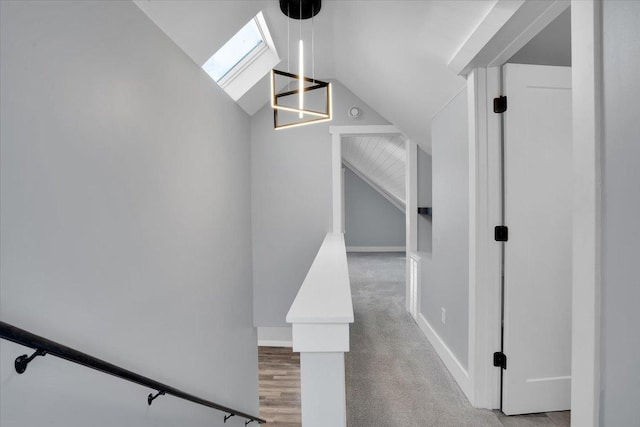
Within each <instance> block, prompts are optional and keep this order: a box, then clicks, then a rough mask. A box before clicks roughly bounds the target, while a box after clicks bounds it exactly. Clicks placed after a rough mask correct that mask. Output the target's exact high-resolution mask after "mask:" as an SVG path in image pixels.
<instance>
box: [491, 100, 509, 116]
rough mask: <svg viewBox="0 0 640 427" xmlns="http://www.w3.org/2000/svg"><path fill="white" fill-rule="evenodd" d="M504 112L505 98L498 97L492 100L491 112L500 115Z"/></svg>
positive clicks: (505, 108)
mask: <svg viewBox="0 0 640 427" xmlns="http://www.w3.org/2000/svg"><path fill="white" fill-rule="evenodd" d="M505 111H507V97H506V96H499V97H497V98H493V112H494V113H497V114H501V113H504V112H505Z"/></svg>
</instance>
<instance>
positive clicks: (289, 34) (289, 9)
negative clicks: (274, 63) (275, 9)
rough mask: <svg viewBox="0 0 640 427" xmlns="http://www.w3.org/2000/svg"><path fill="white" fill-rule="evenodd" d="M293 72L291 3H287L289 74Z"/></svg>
mask: <svg viewBox="0 0 640 427" xmlns="http://www.w3.org/2000/svg"><path fill="white" fill-rule="evenodd" d="M290 72H291V3H289V2H287V73H290Z"/></svg>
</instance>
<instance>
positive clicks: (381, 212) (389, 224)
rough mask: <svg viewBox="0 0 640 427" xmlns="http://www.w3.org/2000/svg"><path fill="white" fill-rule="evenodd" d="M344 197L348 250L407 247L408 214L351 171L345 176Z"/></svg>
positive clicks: (346, 172) (345, 237)
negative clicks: (364, 247) (406, 227)
mask: <svg viewBox="0 0 640 427" xmlns="http://www.w3.org/2000/svg"><path fill="white" fill-rule="evenodd" d="M344 196H345V235H344V239H345V244H346V245H347V247H362V246H382V247H384V246H404V245H405V229H404V228H405V224H404V223H405V215H404V212H402V211H401V210H400V209H398V208H397V207H396V206H395V205H394V204H392V203H391V202H390V201H389V200H387V199H386V198H385V197H383V196H382V195H381V194H380V193H378V192H377V191H376V190H374V189H373V188H372V187H371V186H370V185H369V184H367V183H366V182H364V181H363V180H362V178H360V177H359V176H358V175H356V174H355V173H353V172H352V171H351V169H349V168H345V173H344Z"/></svg>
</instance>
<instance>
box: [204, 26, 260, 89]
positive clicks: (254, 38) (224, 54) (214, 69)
mask: <svg viewBox="0 0 640 427" xmlns="http://www.w3.org/2000/svg"><path fill="white" fill-rule="evenodd" d="M264 46H265V42H264V39H263V38H262V33H261V32H260V28H259V27H258V22H257V19H256V18H254V19H252V20H251V21H249V22H248V23H247V24H246V25H245V26H244V27H242V29H241V30H240V31H238V32H237V33H236V35H235V36H233V37H232V38H231V39H230V40H229V41H228V42H226V43H225V44H224V46H222V47H221V48H220V50H218V51H217V52H216V53H214V54H213V56H212V57H211V58H209V60H208V61H207V62H206V63H205V64H204V65H203V66H202V68H204V70H205V71H206V72H207V74H209V75H210V76H211V78H212V79H213V80H215V81H216V82H218V83H220V81H221V80H222V79H223V78H224V77H226V76H227V75H229V73H231V71H232V70H233V69H234V68H236V67H237V66H239V65H240V64H241V63H243V62H246V60H248V59H249V58H250V57H251V56H255V55H256V54H258V53H259V51H261V50H262V49H260V48H261V47H262V48H264Z"/></svg>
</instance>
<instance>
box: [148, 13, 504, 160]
mask: <svg viewBox="0 0 640 427" xmlns="http://www.w3.org/2000/svg"><path fill="white" fill-rule="evenodd" d="M135 3H136V4H137V5H138V6H139V7H140V8H141V9H142V10H143V11H144V12H145V13H146V14H147V15H148V16H149V17H150V18H151V19H152V20H153V21H154V22H155V23H156V25H158V27H160V28H161V29H162V30H163V31H164V32H165V33H166V34H167V35H168V36H169V37H170V38H171V39H172V40H173V41H174V42H175V43H176V44H177V45H178V46H179V47H180V48H182V50H183V51H184V52H185V53H186V54H187V55H189V56H190V57H191V58H192V59H193V60H194V61H195V62H196V63H197V64H198V65H202V64H204V62H205V61H206V60H207V59H208V58H209V57H210V56H211V55H212V54H213V53H215V52H216V51H217V50H218V49H219V48H220V47H221V46H222V45H223V44H224V43H225V42H226V41H227V40H229V39H230V38H231V37H232V36H233V35H234V34H235V33H236V32H237V31H238V30H239V29H240V28H241V27H242V26H243V25H244V24H246V23H247V22H248V21H249V20H250V19H251V18H253V17H254V16H255V15H256V14H257V13H258V12H259V11H262V12H263V13H264V15H265V19H266V21H267V24H268V25H269V28H270V30H271V34H272V37H273V39H274V42H275V44H276V47H277V49H278V53H279V55H280V57H281V58H282V59H283V61H282V62H281V64H280V66H279V67H278V68H279V69H286V68H287V51H288V47H287V45H288V44H287V39H288V38H287V26H288V24H289V23H288V18H287V17H286V16H285V15H284V14H282V12H280V8H279V2H278V0H268V1H267V0H259V1H252V0H245V1H238V0H231V1H223V0H210V1H202V0H195V1H194V0H173V1H172V0H135ZM494 3H495V0H441V1H437V0H422V1H421V0H409V1H403V0H395V1H383V0H379V1H366V0H342V1H339V0H334V1H331V0H329V1H327V0H325V1H324V2H323V3H322V10H321V12H320V13H319V14H318V15H317V16H316V18H315V19H314V32H315V43H314V45H315V46H314V47H315V61H314V62H315V74H316V77H317V78H325V79H326V78H335V79H337V80H339V81H340V82H342V83H343V84H344V85H345V86H347V87H348V88H349V89H351V91H353V92H354V93H355V94H356V95H357V96H358V97H360V98H361V99H362V100H363V101H364V102H366V103H367V104H369V105H370V106H371V107H373V108H374V109H375V110H376V111H378V112H379V113H380V114H382V115H383V116H384V117H385V118H386V119H387V120H389V121H390V122H391V123H393V124H394V125H395V126H396V127H398V128H399V129H400V130H401V131H402V132H403V133H404V134H405V135H406V136H407V137H409V138H411V139H412V140H414V141H416V142H417V143H418V144H420V146H421V147H422V148H424V149H425V150H427V151H430V129H431V117H432V116H433V115H434V114H435V113H436V112H437V111H438V110H439V109H440V108H441V107H442V106H443V105H444V104H445V103H446V102H447V101H449V100H450V99H451V98H452V97H453V96H454V95H455V94H456V93H457V92H458V91H459V90H460V89H461V88H462V87H463V86H464V80H463V79H462V78H461V77H459V76H456V75H455V74H454V73H453V72H452V71H451V70H450V69H449V68H448V67H447V64H448V62H449V60H450V59H451V58H452V57H453V56H454V54H455V53H456V52H457V50H458V48H459V47H460V46H461V45H462V44H463V43H464V41H465V40H466V39H467V37H468V36H469V35H470V34H471V33H472V32H473V30H474V29H475V28H476V27H477V25H478V24H479V23H480V22H481V21H482V19H483V18H484V17H485V15H486V14H487V13H488V12H489V10H490V9H491V8H492V7H493V5H494ZM290 24H291V25H290V31H291V39H292V40H296V39H297V37H298V28H299V27H298V24H299V22H298V21H292V22H291V23H290ZM303 25H304V26H305V27H304V28H303V31H307V32H308V31H310V28H311V27H310V22H308V21H304V24H303ZM307 37H309V34H308V33H307ZM294 46H295V45H293V44H292V48H291V50H292V52H291V53H292V61H295V57H293V55H294V52H295V49H294ZM310 65H311V64H310V63H308V64H307V65H306V69H307V70H309V69H310ZM212 84H214V83H213V81H212ZM268 101H269V81H268V76H265V78H263V79H262V80H261V81H260V83H258V84H257V85H256V86H254V87H253V88H252V89H251V90H250V91H249V92H248V93H247V94H246V95H245V96H243V97H242V98H241V99H240V100H239V101H238V103H239V104H240V105H241V106H242V107H243V108H244V109H245V111H247V112H249V114H253V113H255V112H256V111H257V110H259V109H260V108H261V107H262V106H263V105H265V104H266V103H267V102H268Z"/></svg>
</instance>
